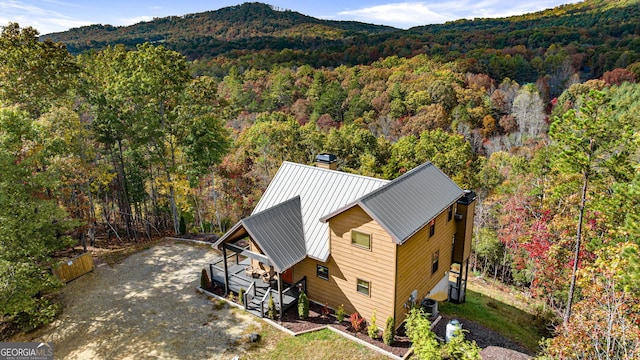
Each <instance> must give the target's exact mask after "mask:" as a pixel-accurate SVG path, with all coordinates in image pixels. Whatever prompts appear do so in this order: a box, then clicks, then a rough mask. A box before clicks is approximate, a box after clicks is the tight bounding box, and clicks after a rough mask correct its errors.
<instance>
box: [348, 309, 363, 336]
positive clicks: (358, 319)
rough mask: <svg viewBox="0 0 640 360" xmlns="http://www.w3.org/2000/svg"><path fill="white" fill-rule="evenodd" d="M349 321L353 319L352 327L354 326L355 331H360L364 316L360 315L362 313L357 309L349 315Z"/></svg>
mask: <svg viewBox="0 0 640 360" xmlns="http://www.w3.org/2000/svg"><path fill="white" fill-rule="evenodd" d="M349 321H351V327H352V328H353V331H354V332H358V331H360V328H362V323H363V322H364V318H363V317H362V316H360V314H358V312H357V311H356V312H354V313H353V314H351V316H350V317H349Z"/></svg>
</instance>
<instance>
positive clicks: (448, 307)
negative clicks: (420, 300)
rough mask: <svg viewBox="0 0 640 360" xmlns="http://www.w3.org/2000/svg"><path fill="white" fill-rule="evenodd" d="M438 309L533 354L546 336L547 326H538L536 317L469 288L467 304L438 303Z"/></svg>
mask: <svg viewBox="0 0 640 360" xmlns="http://www.w3.org/2000/svg"><path fill="white" fill-rule="evenodd" d="M438 309H439V310H440V311H441V312H443V313H445V314H447V315H451V316H457V317H460V318H464V319H467V320H471V321H475V322H477V323H479V324H482V325H484V326H486V327H488V328H489V329H492V330H494V331H496V332H498V333H500V334H502V335H504V336H506V337H508V338H510V339H511V340H513V341H516V342H518V343H520V344H522V345H523V346H525V347H526V348H528V349H529V350H531V351H532V352H537V351H538V343H539V342H540V340H541V339H542V338H543V337H545V336H546V335H547V334H546V330H545V328H544V326H542V325H540V324H537V323H536V321H535V318H534V316H533V315H531V314H529V313H527V312H525V311H522V310H520V309H518V308H516V307H514V306H511V305H508V304H505V303H503V302H501V301H498V300H496V299H494V298H491V297H488V296H485V295H483V294H481V293H478V292H475V291H472V290H469V289H467V297H466V301H465V303H463V304H452V303H449V302H443V303H440V304H438Z"/></svg>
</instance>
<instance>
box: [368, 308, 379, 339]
mask: <svg viewBox="0 0 640 360" xmlns="http://www.w3.org/2000/svg"><path fill="white" fill-rule="evenodd" d="M367 333H368V334H369V337H370V338H372V339H377V338H378V326H377V325H376V310H375V309H373V314H372V315H371V321H370V322H369V326H368V327H367Z"/></svg>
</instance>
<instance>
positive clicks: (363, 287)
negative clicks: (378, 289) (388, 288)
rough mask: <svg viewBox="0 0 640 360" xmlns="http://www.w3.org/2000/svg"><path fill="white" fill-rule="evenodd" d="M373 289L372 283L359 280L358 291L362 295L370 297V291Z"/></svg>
mask: <svg viewBox="0 0 640 360" xmlns="http://www.w3.org/2000/svg"><path fill="white" fill-rule="evenodd" d="M370 287H371V282H369V281H366V280H362V279H358V285H357V288H356V290H357V291H358V292H359V293H360V294H364V295H367V296H369V289H370Z"/></svg>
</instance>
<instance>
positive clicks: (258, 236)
mask: <svg viewBox="0 0 640 360" xmlns="http://www.w3.org/2000/svg"><path fill="white" fill-rule="evenodd" d="M213 246H214V247H216V248H218V249H219V250H221V251H222V258H221V259H219V260H217V261H216V262H214V263H212V264H210V265H209V275H210V278H211V280H212V282H213V283H215V284H217V285H219V286H221V287H222V288H223V289H224V293H225V295H228V294H229V293H230V292H233V293H236V294H239V293H240V290H241V289H242V290H243V293H244V295H243V296H244V298H243V304H244V305H245V308H246V309H247V310H248V311H250V312H252V313H254V314H256V315H259V316H261V317H264V316H265V314H266V313H267V308H268V303H269V296H271V297H272V298H273V300H274V302H275V304H276V310H277V311H278V314H279V316H280V318H282V315H283V313H284V311H286V310H287V309H288V308H289V307H291V306H293V305H295V304H296V303H297V300H298V296H299V295H300V292H301V291H305V292H306V279H304V278H302V279H293V277H292V270H291V269H292V267H293V266H294V265H295V264H296V263H298V262H300V261H301V260H303V259H304V258H305V257H306V247H305V242H304V232H303V229H302V215H301V213H300V197H295V198H292V199H290V200H287V201H285V202H283V203H281V204H279V205H276V206H274V207H272V208H269V209H268V210H265V211H263V212H259V213H257V214H254V215H251V216H249V217H247V218H244V219H242V220H240V221H239V222H238V223H237V224H236V225H234V226H233V227H232V228H231V229H230V230H229V231H228V232H227V233H226V234H224V235H223V236H222V237H221V238H220V239H219V240H218V241H217V242H216V243H215V244H213Z"/></svg>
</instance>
